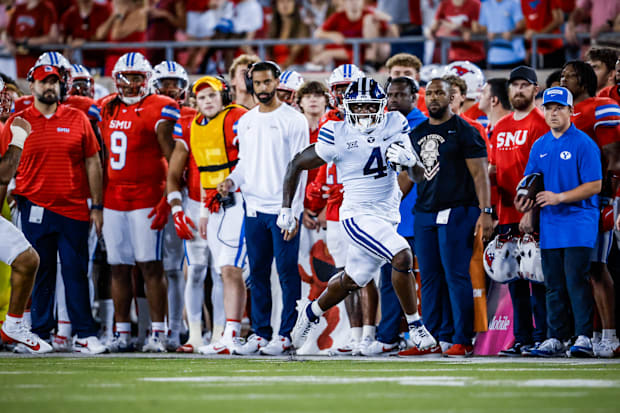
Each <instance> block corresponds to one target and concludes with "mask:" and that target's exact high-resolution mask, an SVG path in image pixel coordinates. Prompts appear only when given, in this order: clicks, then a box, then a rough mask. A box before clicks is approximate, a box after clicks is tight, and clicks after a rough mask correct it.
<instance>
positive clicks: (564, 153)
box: [560, 151, 572, 161]
mask: <svg viewBox="0 0 620 413" xmlns="http://www.w3.org/2000/svg"><path fill="white" fill-rule="evenodd" d="M571 156H572V155H571V153H570V152H569V151H562V153H561V154H560V158H562V159H564V160H565V161H567V160H569V159H570V158H571Z"/></svg>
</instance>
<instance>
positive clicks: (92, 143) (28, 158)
mask: <svg viewBox="0 0 620 413" xmlns="http://www.w3.org/2000/svg"><path fill="white" fill-rule="evenodd" d="M15 116H17V115H13V116H11V118H9V120H8V121H7V124H6V127H5V128H4V130H3V131H2V135H0V143H1V151H2V153H5V152H6V150H7V149H8V147H9V143H10V141H11V138H12V134H11V130H10V127H9V126H10V125H11V123H12V122H13V119H14V118H15ZM19 116H21V117H22V118H24V119H26V120H27V121H28V122H29V123H30V125H31V127H32V131H31V133H30V136H28V139H27V140H26V143H25V145H24V150H23V151H22V155H21V160H20V163H19V166H18V168H17V174H16V177H15V185H16V186H15V189H14V190H13V193H14V194H16V195H22V196H24V197H26V198H28V199H29V200H30V201H31V202H33V203H35V204H37V205H39V206H42V207H44V208H47V209H49V210H50V211H52V212H55V213H57V214H60V215H63V216H65V217H69V218H72V219H76V220H79V221H88V220H89V217H90V213H89V210H88V205H87V204H86V199H87V198H89V197H90V189H89V186H88V179H87V175H86V165H85V160H86V158H90V157H91V156H93V155H96V154H97V152H98V151H99V144H98V143H97V138H96V137H95V133H94V132H93V128H92V127H91V125H90V123H89V122H88V119H86V116H84V115H83V114H82V113H80V112H79V111H77V110H75V109H72V108H70V107H68V106H65V105H59V106H58V109H57V110H56V113H54V115H53V116H52V117H51V118H49V119H47V118H46V117H45V116H43V115H42V114H41V112H39V111H38V110H37V109H36V108H35V107H34V106H30V107H29V108H28V109H26V110H24V111H22V112H21V113H19Z"/></svg>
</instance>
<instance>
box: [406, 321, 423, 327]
mask: <svg viewBox="0 0 620 413" xmlns="http://www.w3.org/2000/svg"><path fill="white" fill-rule="evenodd" d="M423 325H424V322H423V321H422V319H419V320H415V321H413V322H411V323H409V326H410V327H411V326H414V327H422V326H423Z"/></svg>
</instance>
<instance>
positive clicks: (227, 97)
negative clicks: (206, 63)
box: [192, 76, 233, 106]
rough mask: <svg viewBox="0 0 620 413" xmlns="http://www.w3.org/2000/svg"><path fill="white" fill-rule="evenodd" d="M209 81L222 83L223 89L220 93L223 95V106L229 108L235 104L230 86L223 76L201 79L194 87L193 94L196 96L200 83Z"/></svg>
mask: <svg viewBox="0 0 620 413" xmlns="http://www.w3.org/2000/svg"><path fill="white" fill-rule="evenodd" d="M207 80H208V81H212V80H216V81H217V82H219V83H220V87H221V89H222V90H221V91H220V93H221V94H222V105H224V106H228V105H230V104H231V103H232V102H233V99H232V93H231V92H230V85H229V84H228V82H227V81H226V79H224V78H223V77H222V76H204V77H201V78H200V79H198V80H197V81H196V82H194V86H193V87H192V92H193V93H194V94H196V86H197V85H198V84H200V83H203V81H207Z"/></svg>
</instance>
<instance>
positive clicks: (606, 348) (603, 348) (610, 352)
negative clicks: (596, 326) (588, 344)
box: [592, 338, 620, 358]
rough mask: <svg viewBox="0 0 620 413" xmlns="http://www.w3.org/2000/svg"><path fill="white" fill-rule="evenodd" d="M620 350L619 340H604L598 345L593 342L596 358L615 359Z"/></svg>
mask: <svg viewBox="0 0 620 413" xmlns="http://www.w3.org/2000/svg"><path fill="white" fill-rule="evenodd" d="M619 348H620V342H618V339H617V338H615V339H609V338H606V339H602V340H599V341H598V342H597V343H595V342H594V340H592V351H593V352H594V356H596V357H602V358H613V357H614V353H615V352H616V350H617V349H619Z"/></svg>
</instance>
